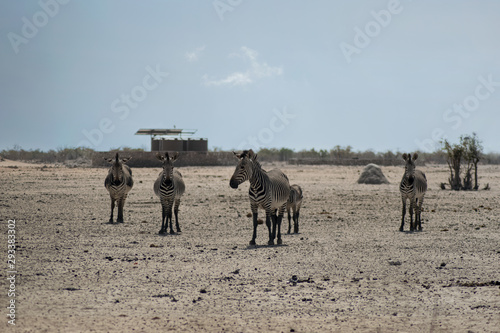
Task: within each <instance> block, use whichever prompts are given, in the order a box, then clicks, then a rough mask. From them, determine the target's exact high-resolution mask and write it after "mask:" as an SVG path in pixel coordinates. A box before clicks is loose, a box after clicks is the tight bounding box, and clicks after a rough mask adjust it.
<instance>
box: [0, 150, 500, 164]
mask: <svg viewBox="0 0 500 333" xmlns="http://www.w3.org/2000/svg"><path fill="white" fill-rule="evenodd" d="M111 151H112V152H114V151H120V152H132V151H137V152H143V151H145V150H144V149H141V148H128V147H124V148H120V149H113V150H111ZM215 151H217V152H220V151H221V150H220V149H215ZM94 153H95V151H94V150H93V149H91V148H60V149H56V150H53V149H51V150H49V151H41V150H39V149H36V150H24V149H22V148H20V147H14V148H12V149H8V150H5V149H4V150H2V151H0V159H3V158H5V159H9V160H18V161H25V162H36V163H64V162H67V161H72V160H87V161H91V160H92V156H93V154H94ZM258 155H259V159H260V160H261V161H264V162H278V161H281V162H292V161H293V160H317V161H318V162H327V161H335V160H353V159H354V160H356V159H359V160H374V161H376V160H381V161H383V160H385V161H390V160H399V159H401V156H402V155H403V152H399V151H398V152H392V151H386V152H374V151H372V150H367V151H353V149H352V147H350V146H347V147H340V146H335V147H334V148H332V149H330V150H326V149H321V150H316V149H314V148H313V149H309V150H300V151H294V150H293V149H290V148H280V149H278V148H262V149H260V150H259V151H258ZM446 159H447V154H446V152H444V151H441V150H438V151H435V152H433V153H425V152H419V161H420V162H421V163H436V164H446V163H447V162H446ZM481 163H482V164H500V154H498V153H487V154H483V158H482V159H481ZM347 164H348V163H347Z"/></svg>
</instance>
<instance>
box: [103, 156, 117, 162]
mask: <svg viewBox="0 0 500 333" xmlns="http://www.w3.org/2000/svg"><path fill="white" fill-rule="evenodd" d="M104 160H105V161H106V162H108V163H113V162H114V160H115V159H114V158H107V157H104Z"/></svg>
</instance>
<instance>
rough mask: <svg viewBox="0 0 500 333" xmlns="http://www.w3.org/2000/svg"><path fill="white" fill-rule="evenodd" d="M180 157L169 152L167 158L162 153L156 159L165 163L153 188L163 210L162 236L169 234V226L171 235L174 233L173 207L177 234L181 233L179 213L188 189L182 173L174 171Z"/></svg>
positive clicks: (166, 154)
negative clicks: (182, 198) (182, 197)
mask: <svg viewBox="0 0 500 333" xmlns="http://www.w3.org/2000/svg"><path fill="white" fill-rule="evenodd" d="M178 156H179V154H178V153H175V154H174V155H173V156H169V155H168V152H166V153H165V156H162V155H161V154H160V153H157V154H156V158H158V159H159V160H160V161H162V162H163V170H162V171H161V172H160V174H159V175H158V179H156V181H155V184H154V187H153V188H154V192H155V194H156V195H157V196H158V197H159V198H160V202H161V208H162V216H161V229H160V232H159V233H160V234H164V233H165V232H167V227H168V226H170V233H171V234H173V233H174V229H173V228H172V206H173V207H174V214H175V227H176V228H177V232H181V228H180V227H179V217H178V213H179V205H180V203H181V196H182V195H183V194H184V190H185V188H186V187H185V185H184V180H182V175H181V173H180V172H179V171H177V170H174V161H175V160H176V159H177V157H178ZM169 222H170V224H169Z"/></svg>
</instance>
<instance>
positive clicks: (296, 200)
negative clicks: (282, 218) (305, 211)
mask: <svg viewBox="0 0 500 333" xmlns="http://www.w3.org/2000/svg"><path fill="white" fill-rule="evenodd" d="M302 199H303V197H302V189H301V188H300V186H299V185H296V184H294V185H292V186H290V197H289V198H288V202H287V205H286V210H287V213H288V233H290V232H291V230H292V224H291V223H290V222H291V219H292V217H291V216H290V208H291V209H292V213H293V233H294V234H296V233H298V232H299V215H300V206H301V205H302Z"/></svg>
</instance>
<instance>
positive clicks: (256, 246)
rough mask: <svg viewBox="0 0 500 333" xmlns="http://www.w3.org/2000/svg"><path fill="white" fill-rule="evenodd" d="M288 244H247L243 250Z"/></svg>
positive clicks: (285, 245)
mask: <svg viewBox="0 0 500 333" xmlns="http://www.w3.org/2000/svg"><path fill="white" fill-rule="evenodd" d="M287 246H288V244H274V245H268V244H261V245H259V244H256V245H247V247H246V248H244V250H258V249H269V248H271V249H272V248H279V247H287Z"/></svg>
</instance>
